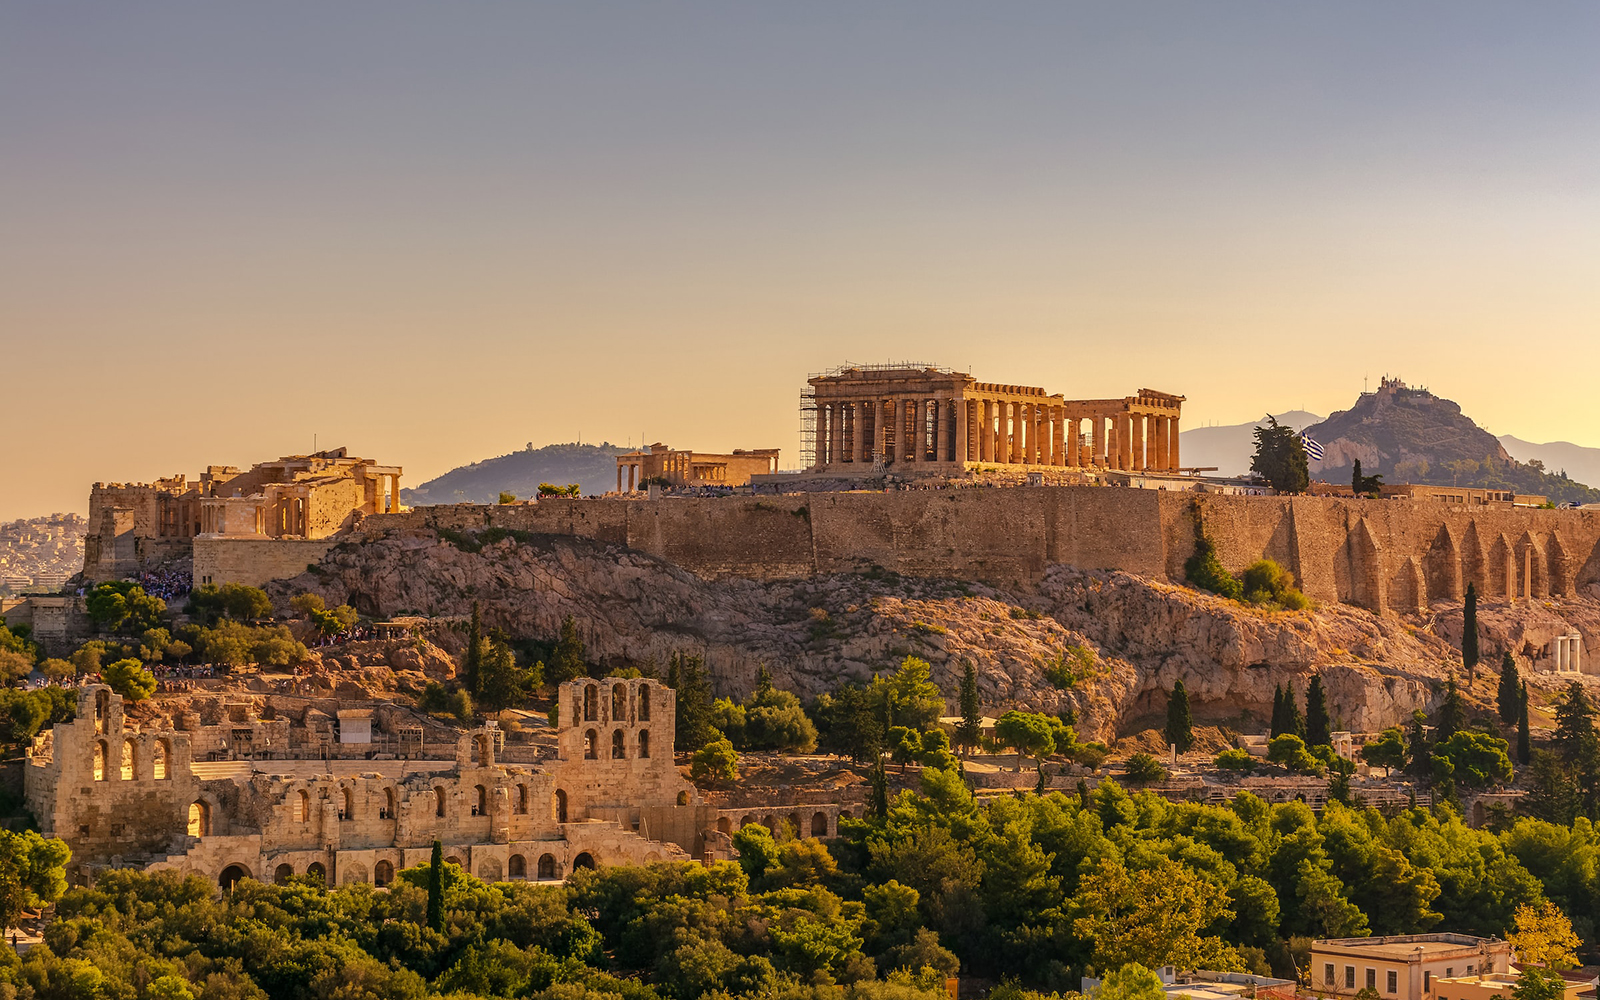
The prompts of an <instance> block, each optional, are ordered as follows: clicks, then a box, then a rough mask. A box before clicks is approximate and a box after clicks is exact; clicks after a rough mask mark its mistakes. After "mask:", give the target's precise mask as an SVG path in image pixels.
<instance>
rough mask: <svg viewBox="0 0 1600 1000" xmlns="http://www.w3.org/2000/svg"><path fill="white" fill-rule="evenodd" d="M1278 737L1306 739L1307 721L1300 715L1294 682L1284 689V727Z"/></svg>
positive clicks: (1286, 685)
mask: <svg viewBox="0 0 1600 1000" xmlns="http://www.w3.org/2000/svg"><path fill="white" fill-rule="evenodd" d="M1276 735H1279V736H1286V735H1287V736H1298V737H1300V739H1301V740H1304V739H1305V737H1306V720H1305V717H1304V716H1302V715H1301V714H1300V703H1299V701H1298V700H1296V698H1295V696H1294V684H1293V683H1292V682H1291V683H1289V684H1285V685H1284V687H1283V727H1282V730H1281V731H1280V732H1279V733H1277V734H1276Z"/></svg>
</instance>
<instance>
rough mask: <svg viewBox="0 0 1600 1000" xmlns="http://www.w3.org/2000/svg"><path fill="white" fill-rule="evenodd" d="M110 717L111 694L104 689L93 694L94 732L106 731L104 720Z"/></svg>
mask: <svg viewBox="0 0 1600 1000" xmlns="http://www.w3.org/2000/svg"><path fill="white" fill-rule="evenodd" d="M110 716H111V692H110V691H108V690H106V689H105V688H101V689H100V690H98V691H96V692H95V693H94V731H95V732H97V733H103V732H105V731H106V720H107V719H108V718H110Z"/></svg>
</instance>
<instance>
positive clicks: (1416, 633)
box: [273, 535, 1600, 739]
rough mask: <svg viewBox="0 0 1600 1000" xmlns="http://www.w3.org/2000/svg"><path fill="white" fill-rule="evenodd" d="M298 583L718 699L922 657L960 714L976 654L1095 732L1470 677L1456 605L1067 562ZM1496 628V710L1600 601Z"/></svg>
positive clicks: (415, 667)
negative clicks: (684, 658) (1353, 599)
mask: <svg viewBox="0 0 1600 1000" xmlns="http://www.w3.org/2000/svg"><path fill="white" fill-rule="evenodd" d="M468 548H470V546H469V547H468ZM301 591H311V592H315V593H318V594H321V595H322V597H323V598H324V600H325V601H327V602H328V603H329V604H330V605H335V604H340V603H346V602H348V603H350V604H352V605H354V606H355V607H357V608H359V609H361V610H362V611H364V612H366V613H368V614H374V615H383V616H389V615H394V614H399V613H415V614H425V615H429V616H433V617H435V618H457V619H465V618H466V617H467V616H468V615H470V613H471V609H472V604H473V602H474V601H477V602H479V604H480V607H481V610H482V614H483V618H484V623H485V626H486V627H492V628H500V629H503V630H504V631H506V632H507V633H508V634H510V635H512V636H517V637H533V638H542V639H549V638H552V637H554V636H555V635H556V634H557V633H558V632H559V630H560V627H561V623H562V621H563V619H565V618H566V617H567V616H569V615H570V616H572V618H573V619H574V620H575V622H576V623H577V625H578V629H579V632H580V634H581V635H582V636H583V639H584V642H585V644H586V646H587V649H588V655H589V658H590V660H591V662H593V663H596V664H598V665H600V666H603V667H613V666H628V665H636V666H641V667H647V666H651V665H653V666H654V668H655V669H656V670H657V671H659V672H661V673H663V674H664V673H665V670H666V666H667V663H668V661H669V660H670V659H671V657H672V656H673V654H675V653H687V654H692V655H698V656H701V657H703V658H704V659H705V662H706V665H707V668H708V672H709V673H710V675H711V678H712V682H713V685H714V687H715V689H716V691H717V693H718V694H719V695H732V696H736V697H737V696H742V695H744V694H745V693H747V692H748V691H750V690H751V689H752V688H753V687H754V685H755V681H756V675H757V672H758V670H759V668H760V667H761V666H762V665H765V666H767V667H768V668H769V669H770V670H771V671H772V674H773V677H774V679H775V680H776V681H777V682H778V683H779V685H780V686H783V687H786V688H788V689H790V690H793V691H795V692H796V693H797V694H799V695H800V696H801V697H802V698H811V697H814V696H816V695H818V694H821V693H823V692H824V691H827V690H830V689H832V688H833V687H834V686H835V685H836V684H838V683H839V682H840V681H841V680H866V679H868V678H870V677H871V676H872V674H873V673H874V672H875V671H881V670H885V669H890V668H892V667H893V666H894V665H895V664H896V663H897V662H898V661H899V660H900V659H902V658H903V657H905V656H907V655H915V656H919V657H922V658H923V659H925V660H927V661H928V662H929V663H930V664H932V667H933V677H934V680H935V682H936V683H938V684H939V685H940V687H941V688H942V689H943V690H944V691H945V693H946V695H947V696H948V698H949V701H948V710H949V711H950V712H951V714H954V713H955V711H956V705H955V695H956V692H957V691H958V689H959V684H960V680H961V675H962V672H963V670H964V664H966V663H969V662H970V663H972V664H973V666H974V667H975V668H976V670H977V674H978V678H979V692H980V697H981V700H982V702H983V706H984V710H985V712H986V713H990V714H996V713H1000V712H1004V711H1005V710H1007V709H1009V708H1028V709H1034V710H1039V711H1048V712H1059V711H1062V710H1065V709H1068V708H1071V709H1074V710H1076V711H1077V713H1078V716H1079V720H1080V723H1079V729H1080V732H1081V733H1083V734H1084V736H1085V738H1101V739H1109V738H1112V737H1114V736H1115V735H1116V734H1117V733H1118V732H1126V731H1128V730H1129V729H1130V728H1133V727H1135V726H1137V725H1141V724H1149V723H1154V724H1157V725H1159V721H1158V717H1159V715H1160V713H1161V712H1162V711H1163V709H1164V706H1165V696H1166V692H1167V691H1169V690H1170V689H1171V687H1172V684H1173V682H1174V681H1175V680H1177V679H1178V678H1180V677H1181V678H1183V680H1184V683H1185V685H1186V686H1187V687H1188V689H1189V692H1190V699H1191V703H1192V705H1193V709H1194V713H1195V716H1196V720H1197V721H1200V722H1208V723H1217V724H1222V725H1232V726H1234V727H1235V728H1239V729H1242V730H1245V731H1260V729H1261V728H1262V726H1263V723H1264V720H1265V718H1266V717H1267V716H1268V715H1269V714H1270V710H1271V706H1272V696H1273V691H1274V689H1275V688H1276V687H1277V686H1278V685H1283V684H1289V685H1292V686H1293V687H1294V690H1295V691H1296V693H1297V694H1298V695H1300V696H1301V697H1303V696H1304V693H1305V689H1306V685H1307V684H1308V683H1309V681H1310V679H1311V676H1312V675H1313V674H1320V675H1321V676H1322V679H1323V684H1324V686H1325V688H1326V689H1327V691H1328V694H1329V701H1330V707H1331V709H1332V712H1333V715H1334V719H1335V724H1336V726H1338V727H1339V728H1350V729H1354V730H1360V731H1371V730H1374V729H1378V728H1381V727H1383V726H1386V725H1393V724H1397V723H1400V722H1403V721H1405V720H1408V719H1409V718H1410V714H1411V712H1412V711H1413V709H1416V708H1423V709H1431V708H1433V706H1434V705H1435V704H1436V703H1437V701H1438V700H1439V698H1440V697H1442V692H1443V685H1444V680H1445V678H1446V677H1447V676H1449V674H1450V671H1451V669H1452V667H1453V668H1454V669H1455V670H1456V671H1457V673H1458V674H1459V672H1460V660H1459V654H1458V653H1457V651H1456V646H1455V643H1456V642H1457V641H1458V639H1459V631H1460V608H1459V605H1454V604H1440V605H1436V607H1435V610H1434V611H1433V612H1430V613H1429V614H1427V615H1424V616H1421V617H1411V618H1400V617H1396V616H1392V615H1391V616H1384V617H1379V616H1375V615H1373V614H1371V613H1369V612H1367V611H1364V610H1361V609H1358V608H1353V607H1347V606H1343V605H1325V606H1321V607H1318V608H1316V609H1314V610H1310V611H1303V612H1265V611H1261V610H1259V609H1254V608H1249V607H1246V606H1244V605H1240V604H1236V603H1232V602H1229V601H1225V600H1222V599H1220V598H1217V597H1214V596H1212V595H1209V594H1203V593H1199V592H1196V591H1194V590H1191V589H1189V588H1186V587H1181V586H1175V585H1172V584H1170V583H1167V582H1165V581H1155V580H1150V579H1146V578H1142V577H1137V576H1133V575H1130V574H1126V573H1106V572H1088V571H1082V570H1077V569H1073V568H1071V567H1066V566H1054V567H1051V568H1050V569H1049V571H1048V572H1047V573H1046V575H1045V577H1044V579H1043V580H1042V581H1041V583H1040V584H1039V586H1038V587H1037V588H1036V589H1034V590H1030V591H1028V592H1005V591H1001V590H997V589H995V588H992V587H988V586H985V585H982V584H977V583H971V582H965V581H954V580H936V579H922V578H909V577H899V576H896V575H894V574H892V573H887V572H883V571H873V572H869V573H862V574H850V575H833V576H823V577H814V578H808V579H801V580H789V581H779V582H771V583H757V582H753V581H748V580H737V579H735V580H720V581H716V582H708V581H705V580H702V579H700V578H698V577H696V576H694V575H692V574H690V573H688V572H686V571H684V570H682V569H679V568H677V567H675V566H672V565H671V564H668V563H665V562H663V561H661V560H658V559H655V558H653V557H650V556H647V555H644V554H642V553H640V552H637V551H634V550H631V549H626V548H622V547H620V546H607V545H603V544H599V543H595V542H592V541H588V540H584V539H577V538H571V537H566V536H532V537H531V538H524V539H523V540H521V541H519V540H516V539H514V538H506V539H503V540H501V541H499V542H496V543H494V544H492V545H485V546H483V547H482V549H481V550H479V551H466V550H464V548H463V547H461V546H458V545H457V544H454V543H452V542H449V541H445V540H441V539H438V538H435V537H432V536H431V535H429V536H426V537H423V536H416V535H413V536H408V537H393V538H383V539H377V540H372V541H367V542H364V543H361V544H350V545H343V546H340V547H339V548H337V549H335V550H333V551H331V552H330V553H329V554H328V555H327V557H326V558H325V559H324V560H323V562H322V563H321V564H320V565H319V566H318V567H317V568H316V570H315V571H314V572H308V573H305V574H303V575H301V576H299V577H297V578H295V579H293V580H289V581H282V582H279V583H277V584H274V585H273V594H274V597H275V599H276V600H277V601H278V602H279V603H280V604H281V603H286V602H287V600H288V597H289V596H290V595H292V594H294V593H298V592H301ZM1452 622H1454V626H1453V627H1454V631H1452ZM1479 622H1480V626H1481V627H1482V629H1483V632H1484V635H1483V639H1482V644H1483V649H1484V651H1485V652H1484V659H1485V664H1484V666H1483V667H1480V669H1479V670H1478V672H1477V678H1476V683H1475V684H1474V685H1472V686H1470V687H1469V688H1468V694H1469V698H1474V699H1476V700H1477V701H1479V702H1480V703H1490V702H1492V698H1493V692H1494V683H1495V677H1496V671H1497V670H1498V663H1499V658H1500V649H1501V648H1511V649H1512V650H1513V652H1514V653H1516V654H1517V655H1518V657H1519V665H1520V666H1521V667H1522V668H1523V670H1524V672H1525V674H1526V675H1527V676H1528V678H1529V680H1530V685H1531V686H1539V685H1541V684H1549V685H1553V684H1555V683H1556V682H1557V680H1558V679H1557V678H1556V677H1555V676H1554V675H1552V674H1537V673H1529V672H1528V671H1529V670H1530V668H1536V667H1537V666H1538V665H1539V661H1538V660H1537V659H1536V658H1535V654H1536V653H1537V652H1538V649H1539V648H1540V646H1539V644H1540V643H1541V642H1542V641H1544V640H1545V639H1546V638H1547V637H1548V636H1549V635H1554V634H1564V633H1565V632H1566V631H1569V630H1571V629H1572V628H1574V627H1580V628H1581V629H1582V631H1583V632H1584V634H1585V635H1586V637H1590V638H1596V639H1600V604H1596V603H1595V602H1591V601H1561V602H1540V603H1539V604H1538V605H1536V606H1532V607H1530V606H1527V605H1525V604H1524V605H1519V606H1516V607H1514V608H1513V607H1510V606H1507V607H1506V608H1505V609H1503V610H1502V609H1501V608H1500V607H1498V606H1490V605H1484V606H1482V607H1480V615H1479ZM433 638H434V639H435V641H437V642H438V643H440V644H441V645H443V646H445V647H447V648H440V647H439V646H435V645H433V644H431V643H429V644H423V645H422V646H421V647H419V646H418V645H417V644H416V643H414V642H411V643H406V642H393V643H386V644H374V645H375V646H376V645H383V646H385V647H386V648H384V649H383V650H382V651H381V656H382V659H383V662H384V663H386V664H387V665H388V666H389V667H390V668H392V669H393V670H395V671H405V672H412V673H415V672H422V673H425V674H426V675H427V676H429V677H441V678H442V677H448V676H450V674H451V673H452V672H453V670H454V664H453V662H452V661H451V659H450V655H449V653H450V652H452V651H454V650H455V647H458V646H459V644H460V638H459V634H458V633H457V632H455V631H453V630H450V629H440V630H436V632H435V634H434V635H433ZM1586 645H1587V644H1586ZM373 652H374V653H377V652H378V651H377V650H374V651H373ZM363 662H365V663H370V662H372V660H370V659H369V660H363ZM1462 680H1463V682H1464V681H1465V678H1464V677H1463V678H1462ZM1559 680H1560V681H1561V682H1563V683H1564V681H1565V678H1560V679H1559Z"/></svg>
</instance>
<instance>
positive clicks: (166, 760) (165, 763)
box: [150, 737, 172, 781]
mask: <svg viewBox="0 0 1600 1000" xmlns="http://www.w3.org/2000/svg"><path fill="white" fill-rule="evenodd" d="M150 749H151V754H150V758H151V760H150V776H151V777H153V778H154V779H155V780H157V781H166V780H168V779H170V778H171V777H172V744H171V743H169V742H168V741H167V740H166V738H165V737H162V738H160V739H157V740H156V741H155V743H154V744H152V745H151V748H150Z"/></svg>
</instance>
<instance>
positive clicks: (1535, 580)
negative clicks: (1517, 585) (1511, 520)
mask: <svg viewBox="0 0 1600 1000" xmlns="http://www.w3.org/2000/svg"><path fill="white" fill-rule="evenodd" d="M1517 555H1518V558H1517V564H1518V566H1520V567H1521V568H1522V571H1523V580H1522V586H1523V594H1524V595H1525V596H1527V597H1528V598H1529V599H1532V598H1534V597H1549V596H1550V595H1551V594H1553V593H1554V590H1553V589H1552V588H1551V586H1550V567H1549V565H1548V562H1547V560H1546V558H1545V553H1544V550H1543V549H1542V548H1540V547H1539V540H1538V539H1537V538H1535V537H1534V535H1533V532H1532V531H1524V532H1523V533H1522V538H1521V539H1520V540H1518V542H1517Z"/></svg>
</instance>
